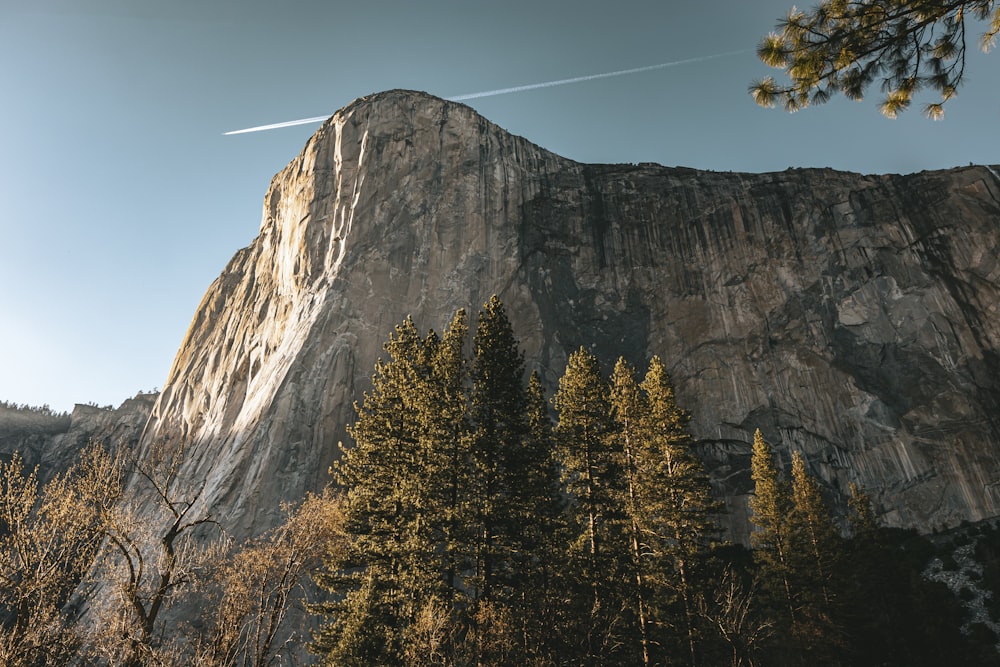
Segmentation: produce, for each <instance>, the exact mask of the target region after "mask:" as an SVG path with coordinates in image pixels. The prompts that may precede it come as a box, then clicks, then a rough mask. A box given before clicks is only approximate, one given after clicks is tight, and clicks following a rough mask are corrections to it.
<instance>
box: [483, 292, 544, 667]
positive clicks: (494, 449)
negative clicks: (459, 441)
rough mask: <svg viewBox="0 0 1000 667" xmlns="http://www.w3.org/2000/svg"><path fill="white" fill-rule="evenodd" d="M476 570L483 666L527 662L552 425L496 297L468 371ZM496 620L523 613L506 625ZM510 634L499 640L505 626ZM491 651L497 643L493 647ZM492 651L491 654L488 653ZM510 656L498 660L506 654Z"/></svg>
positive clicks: (540, 593) (540, 578)
mask: <svg viewBox="0 0 1000 667" xmlns="http://www.w3.org/2000/svg"><path fill="white" fill-rule="evenodd" d="M471 376H472V394H471V404H470V414H471V419H472V425H473V426H472V428H473V431H472V443H473V445H472V452H471V467H472V475H473V478H472V479H473V484H472V489H473V492H472V498H473V503H474V508H475V511H474V512H473V515H472V516H471V517H469V518H470V520H471V522H472V523H474V535H475V538H474V560H473V571H472V573H471V576H470V578H469V580H468V587H469V590H470V591H472V594H473V597H474V599H475V604H476V605H477V608H478V610H479V611H478V613H477V617H478V618H480V619H481V620H483V621H489V623H490V625H491V626H492V627H493V630H492V636H491V631H490V629H489V628H486V627H483V624H482V623H477V625H476V637H477V644H478V646H479V648H478V649H477V651H476V654H477V660H478V662H479V663H480V664H501V663H502V662H504V661H507V662H510V661H516V662H524V661H525V660H526V659H527V656H528V655H532V654H535V653H537V652H538V650H539V644H540V639H539V636H538V635H539V632H538V626H537V625H535V626H534V627H531V628H530V631H529V628H528V626H527V625H526V622H527V621H528V620H529V619H534V621H536V623H544V622H545V617H544V616H542V615H539V614H538V609H537V607H538V605H539V604H543V605H544V596H545V594H546V592H547V591H546V588H545V586H546V585H547V582H546V579H545V576H544V572H543V571H540V567H544V566H551V563H550V562H548V561H549V560H550V558H551V549H550V548H549V546H550V541H551V530H552V528H553V525H554V522H553V520H554V518H555V516H556V515H557V514H558V511H559V502H558V477H557V473H556V470H555V466H554V462H553V460H552V453H551V424H550V423H549V420H548V415H547V408H546V405H545V399H544V396H543V395H542V390H541V384H540V382H539V380H538V377H537V375H533V376H532V379H531V384H530V388H529V389H526V388H525V385H524V355H523V353H522V352H521V350H520V348H519V345H518V341H517V339H516V338H515V336H514V332H513V329H512V328H511V326H510V322H509V320H508V319H507V314H506V311H505V309H504V307H503V304H502V303H501V301H500V299H499V298H497V297H496V296H493V297H492V298H491V299H490V300H489V301H488V302H487V303H486V304H484V305H483V308H482V310H481V311H480V313H479V321H478V326H477V329H476V336H475V338H474V340H473V362H472V367H471ZM500 618H516V619H521V623H520V627H517V626H518V624H517V623H513V624H510V625H509V626H508V625H505V624H501V623H498V622H497V621H498V619H500ZM501 630H503V631H504V633H506V634H504V635H503V636H501V635H500V634H498V633H500V631H501ZM490 647H492V648H490ZM491 651H492V654H491ZM501 653H502V654H503V655H504V656H505V659H504V660H501V656H500V654H501Z"/></svg>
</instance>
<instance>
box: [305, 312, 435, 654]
mask: <svg viewBox="0 0 1000 667" xmlns="http://www.w3.org/2000/svg"><path fill="white" fill-rule="evenodd" d="M439 345H440V341H439V340H438V339H437V337H436V336H435V335H433V333H432V334H430V335H428V336H427V338H426V339H421V338H420V336H419V335H418V334H417V331H416V327H415V326H414V324H413V321H412V320H411V319H410V318H406V320H404V322H403V323H402V324H401V325H399V326H397V327H396V331H395V334H393V335H392V336H390V338H389V341H388V342H387V343H386V345H385V351H386V353H387V356H388V359H387V360H386V361H383V360H382V359H379V360H378V361H377V362H376V365H375V373H374V374H373V376H372V389H371V391H369V392H366V393H365V395H364V400H363V402H362V403H361V404H360V405H357V404H356V405H355V409H356V410H357V412H358V419H357V421H356V422H355V423H354V425H353V426H352V427H351V428H350V433H351V435H352V436H353V437H354V440H355V446H354V447H352V448H349V449H344V451H343V453H342V457H341V459H340V461H338V462H337V464H336V465H335V466H334V472H335V475H336V480H337V482H338V484H340V485H341V486H342V487H344V488H345V489H346V493H345V503H344V521H345V530H346V531H347V532H348V533H349V534H350V535H351V536H352V537H353V542H352V544H351V545H350V548H349V549H348V553H347V555H346V556H345V557H344V558H343V559H339V560H336V561H328V562H326V563H325V569H324V571H323V572H321V573H320V574H319V575H317V577H316V579H317V583H318V584H319V585H320V586H321V587H323V588H325V589H326V590H328V591H330V592H331V593H333V594H334V595H335V596H336V597H335V598H334V601H332V602H329V603H325V604H319V605H315V606H314V608H313V609H314V611H315V612H316V613H319V614H320V615H322V616H325V617H326V618H327V622H326V623H325V624H324V625H323V626H322V627H321V628H320V630H319V631H318V632H317V633H316V635H315V642H314V644H313V647H312V650H314V651H315V652H317V653H320V654H322V655H324V656H325V660H326V662H327V664H338V665H340V664H343V665H366V664H372V665H381V664H398V663H399V662H400V660H401V656H402V636H403V632H404V630H405V628H406V627H407V625H408V624H409V623H410V621H411V620H412V618H413V617H414V616H415V615H416V613H417V612H418V610H419V609H420V608H421V605H422V601H423V600H424V599H427V598H429V597H430V596H433V595H435V594H437V595H445V594H447V591H446V590H445V572H447V569H448V555H449V552H448V551H447V550H446V549H444V548H441V547H442V544H441V542H442V541H443V540H442V535H441V533H440V530H439V529H440V526H435V525H432V524H433V521H437V520H439V519H438V518H437V517H438V515H437V514H436V512H431V511H429V510H430V507H429V506H430V505H431V504H432V502H431V500H432V499H431V498H428V497H427V494H428V491H429V488H430V487H429V484H433V483H434V482H432V481H431V480H429V478H428V467H429V466H430V465H432V464H431V462H429V461H428V453H429V451H430V450H429V448H428V447H427V445H428V430H429V429H430V427H429V425H428V423H427V420H428V417H429V415H430V414H432V413H433V409H432V408H431V407H430V406H429V405H428V402H429V401H430V400H431V398H432V397H431V396H430V395H429V392H428V385H429V384H430V383H431V378H432V375H433V373H432V368H431V363H432V361H433V360H434V358H435V356H436V355H437V353H438V347H439ZM438 476H440V475H439V474H438V475H436V476H435V477H438ZM434 481H435V482H436V479H435V480H434ZM435 509H437V508H435ZM432 514H433V516H434V519H432V517H431V515H432Z"/></svg>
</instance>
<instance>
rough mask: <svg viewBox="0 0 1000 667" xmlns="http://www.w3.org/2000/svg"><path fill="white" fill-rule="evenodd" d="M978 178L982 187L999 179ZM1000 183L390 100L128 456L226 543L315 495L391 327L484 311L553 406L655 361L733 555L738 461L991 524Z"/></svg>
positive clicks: (999, 425)
mask: <svg viewBox="0 0 1000 667" xmlns="http://www.w3.org/2000/svg"><path fill="white" fill-rule="evenodd" d="M997 169H1000V168H997ZM998 247H1000V177H998V176H997V173H996V171H994V170H993V169H990V168H988V167H970V168H967V169H956V170H950V171H942V172H933V173H921V174H915V175H910V176H862V175H857V174H850V173H840V172H835V171H830V170H791V171H786V172H783V173H774V174H735V173H712V172H702V171H694V170H690V169H679V168H665V167H661V166H656V165H645V164H644V165H639V166H636V165H612V166H608V165H585V164H579V163H576V162H572V161H570V160H566V159H564V158H561V157H559V156H556V155H554V154H552V153H549V152H546V151H545V150H543V149H541V148H539V147H538V146H535V145H533V144H531V143H530V142H528V141H526V140H524V139H521V138H519V137H514V136H512V135H510V134H508V133H506V132H505V131H503V130H502V129H500V128H498V127H497V126H495V125H493V124H491V123H489V122H488V121H487V120H485V119H483V118H482V117H480V116H479V115H477V114H476V113H475V112H474V111H473V110H471V109H470V108H468V107H466V106H463V105H461V104H456V103H450V102H446V101H443V100H440V99H436V98H433V97H430V96H427V95H424V94H421V93H413V92H407V91H391V92H387V93H382V94H378V95H374V96H371V97H369V98H363V99H361V100H358V101H356V102H354V103H353V104H351V105H350V106H348V107H346V108H345V109H343V110H341V111H340V112H338V113H337V114H336V115H335V116H334V117H332V118H331V119H330V120H329V121H328V122H327V123H326V124H324V125H323V127H322V128H321V129H320V130H319V131H318V132H317V133H316V134H315V135H314V136H313V137H312V139H310V141H309V142H308V143H307V144H306V146H305V148H304V149H303V151H302V153H301V154H300V155H299V156H298V157H296V158H295V159H294V160H293V161H292V162H291V163H290V164H289V165H288V166H287V167H286V168H285V169H284V170H282V171H281V172H280V173H279V174H277V175H276V176H275V177H274V179H273V181H272V183H271V186H270V189H269V191H268V193H267V195H266V197H265V200H264V210H263V220H262V223H261V228H260V235H259V236H258V238H257V239H256V240H255V241H254V242H253V243H252V244H251V245H250V246H249V247H247V248H245V249H243V250H241V251H239V252H238V253H237V254H236V256H235V257H234V258H233V260H232V261H231V262H230V264H229V265H228V266H227V267H226V269H225V271H224V272H223V273H222V275H221V276H220V277H219V278H218V280H216V282H215V283H214V284H213V285H212V286H211V287H210V288H209V290H208V293H207V294H206V295H205V297H204V299H203V301H202V303H201V305H200V306H199V308H198V312H197V314H196V315H195V318H194V321H193V322H192V324H191V327H190V329H189V331H188V334H187V336H186V338H185V340H184V343H183V345H182V346H181V349H180V351H179V353H178V355H177V358H176V360H175V362H174V365H173V367H172V369H171V372H170V375H169V378H168V380H167V382H166V384H165V387H164V389H163V391H162V393H161V395H160V398H159V400H158V402H157V404H156V407H155V410H154V412H153V415H152V417H151V419H150V423H149V426H148V428H147V432H146V435H145V436H144V441H145V442H147V443H150V442H153V441H155V440H165V439H173V440H183V441H185V442H186V443H187V449H186V451H187V460H186V464H185V466H186V467H185V473H184V474H185V475H187V476H189V478H190V479H192V480H207V483H206V484H207V485H206V487H205V495H204V498H205V502H206V503H207V505H208V509H209V510H210V511H211V512H212V513H213V514H214V515H216V516H217V517H218V518H219V519H220V520H221V521H222V522H223V524H224V525H225V526H226V527H227V529H228V530H229V531H230V532H231V534H233V535H234V536H236V537H241V536H246V535H249V534H253V533H257V532H260V531H261V530H263V529H265V528H266V527H268V526H270V525H272V524H273V523H275V522H276V521H277V520H279V518H280V510H279V503H280V501H282V500H285V499H296V498H298V497H300V496H301V495H302V494H303V493H304V492H305V491H307V490H310V489H315V488H317V487H319V486H321V485H322V484H324V483H325V482H326V481H328V479H329V477H328V467H329V465H330V463H331V462H332V461H333V460H334V459H335V457H336V456H337V451H338V450H337V443H338V441H341V440H344V441H347V435H346V431H345V425H346V424H347V423H349V422H350V421H351V420H352V419H353V415H354V412H353V407H352V401H354V400H358V399H360V398H361V392H362V391H363V390H364V389H365V387H366V386H367V385H368V379H367V378H368V377H369V376H370V374H371V371H372V368H373V364H374V361H375V359H376V358H377V356H378V355H379V353H380V351H381V345H382V343H383V341H384V340H385V339H386V337H387V336H388V333H389V332H390V331H391V329H392V327H393V326H394V325H395V324H397V323H399V322H400V321H401V320H402V319H403V317H404V316H406V315H407V314H411V315H412V316H413V318H414V320H415V322H416V323H417V326H418V327H419V328H421V329H426V328H431V327H433V328H435V329H440V328H441V327H443V326H444V325H445V323H446V322H447V321H448V320H449V319H450V316H451V315H452V314H453V312H454V311H455V309H457V308H460V307H464V308H467V309H470V310H471V312H472V313H474V312H475V310H476V309H477V308H478V307H479V306H480V305H481V304H482V303H483V302H484V301H485V300H486V299H487V298H488V297H489V296H490V295H491V294H493V293H497V294H498V295H499V296H500V297H501V298H502V299H503V300H504V302H505V303H506V305H507V308H508V312H509V313H510V315H511V319H512V321H513V324H514V327H515V331H516V333H517V334H518V336H519V337H520V340H521V343H522V345H523V346H524V348H525V349H526V352H527V358H528V361H529V366H531V367H535V368H537V369H538V370H539V371H540V372H541V373H542V376H543V378H544V380H545V381H546V382H547V384H548V386H549V387H550V388H553V387H554V386H555V384H556V382H557V380H558V378H559V376H560V375H561V374H562V371H563V368H564V365H565V362H566V359H567V356H568V353H569V352H571V351H572V350H574V349H576V348H577V347H579V346H581V345H583V346H586V347H588V348H591V349H593V350H594V351H595V352H597V353H598V354H600V355H601V356H602V357H603V358H604V359H605V360H606V361H607V362H608V363H609V364H610V363H613V361H614V359H615V358H616V357H617V356H618V355H624V356H625V357H626V358H628V359H630V360H631V361H633V362H634V363H636V364H638V365H640V366H644V364H645V363H646V361H647V359H648V357H649V356H650V355H652V354H659V355H661V357H662V358H663V359H664V360H665V363H666V364H667V366H668V368H669V369H670V371H671V374H672V378H673V380H674V383H675V385H676V388H677V394H678V397H679V399H680V401H681V403H682V404H683V405H684V406H685V407H686V408H688V409H689V410H690V411H691V412H692V413H693V415H694V420H693V422H692V430H693V433H694V435H695V437H696V439H697V441H698V446H699V450H700V452H701V453H702V455H703V457H704V459H705V460H706V462H707V463H708V464H709V467H710V468H711V470H712V477H713V484H714V485H715V486H716V489H717V491H718V492H719V493H720V494H721V495H724V496H725V497H726V498H727V505H728V506H729V509H730V515H729V523H730V526H729V529H730V533H731V536H733V537H735V538H737V539H743V538H745V536H746V533H747V523H746V502H745V497H746V495H747V494H748V493H749V492H750V490H751V483H750V479H749V473H748V462H749V452H750V442H751V441H752V434H753V431H754V429H756V428H758V427H759V428H761V429H762V431H763V432H764V435H765V437H767V438H768V439H769V440H770V441H771V442H772V443H774V444H775V445H776V449H777V451H778V452H779V455H780V456H781V457H782V460H783V461H784V462H785V463H787V462H788V460H789V458H790V457H789V455H788V453H789V451H790V450H794V449H798V450H802V451H803V453H804V454H805V456H806V458H807V460H808V462H809V465H810V466H811V468H812V470H813V472H815V473H817V474H818V475H820V476H821V477H822V478H823V479H824V480H825V481H826V483H827V486H828V489H829V490H830V491H831V495H832V497H837V496H838V494H842V493H843V492H844V490H845V489H846V487H847V484H848V482H849V481H855V482H857V483H859V484H860V485H862V486H863V487H865V488H867V489H868V490H869V491H870V492H871V493H872V495H873V497H874V499H875V501H876V504H877V506H878V509H879V510H880V511H881V512H882V514H883V516H884V518H885V520H886V521H887V522H888V523H889V524H890V525H895V526H915V527H917V528H919V529H921V530H925V531H926V530H930V529H932V528H934V527H937V526H939V525H952V524H955V523H957V522H959V521H960V520H963V519H970V520H976V519H980V518H984V517H989V516H996V515H998V514H1000V457H998V456H997V452H998V447H1000V386H998V379H997V378H998V370H1000V357H998V352H1000V312H998V309H1000V261H998V259H997V253H996V251H997V248H998Z"/></svg>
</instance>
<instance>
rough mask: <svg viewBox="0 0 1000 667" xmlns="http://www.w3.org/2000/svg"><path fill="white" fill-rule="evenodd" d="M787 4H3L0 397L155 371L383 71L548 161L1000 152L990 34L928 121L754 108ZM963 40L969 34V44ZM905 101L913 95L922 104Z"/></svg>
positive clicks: (78, 399)
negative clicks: (267, 202)
mask: <svg viewBox="0 0 1000 667" xmlns="http://www.w3.org/2000/svg"><path fill="white" fill-rule="evenodd" d="M792 4H793V3H792V0H755V1H754V2H746V0H716V1H715V2H704V1H703V0H673V1H671V2H663V0H648V1H643V2H634V1H629V0H619V1H618V2H614V3H611V2H607V0H601V1H600V2H591V1H590V0H572V1H569V0H547V1H546V0H531V1H521V0H504V1H503V2H499V1H494V2H485V1H479V0H461V1H459V0H452V1H437V0H405V1H404V0H399V1H388V0H386V1H383V0H366V1H364V2H350V3H346V2H340V1H339V0H308V1H307V0H284V1H283V2H280V3H279V2H273V0H268V1H267V2H263V1H259V0H171V2H162V1H160V0H157V1H152V0H36V1H35V2H28V0H0V63H3V65H2V66H0V284H2V285H4V287H3V289H0V317H2V319H0V400H7V401H13V402H16V403H27V404H30V405H43V404H47V405H50V406H52V407H53V408H54V409H57V410H71V409H72V407H73V404H74V403H87V402H93V403H97V404H99V405H118V404H120V403H121V402H122V401H123V400H124V399H126V398H128V397H129V396H132V395H134V394H135V393H136V392H138V391H145V390H150V389H153V388H157V387H160V386H162V384H163V383H164V381H165V380H166V377H167V373H168V371H169V368H170V364H171V362H172V361H173V358H174V355H175V354H176V353H177V350H178V347H179V346H180V344H181V341H182V339H183V337H184V333H185V332H186V330H187V327H188V325H189V323H190V322H191V319H192V317H193V316H194V314H195V310H196V308H197V305H198V303H199V301H200V300H201V297H202V295H203V294H204V293H205V291H206V289H207V288H208V286H209V284H210V283H211V282H212V281H213V280H214V279H215V278H216V277H217V276H218V275H219V274H220V272H221V271H222V270H223V268H224V267H225V265H226V263H227V262H228V261H229V259H230V258H231V257H232V255H233V254H234V253H235V252H236V251H237V250H238V249H239V248H241V247H243V246H246V245H247V244H249V243H250V242H251V241H252V240H253V238H254V237H255V236H256V235H257V232H258V228H259V225H260V219H261V206H262V200H263V197H264V193H265V191H266V189H267V186H268V183H269V181H270V178H271V176H273V175H274V174H275V173H276V172H278V171H279V170H280V169H281V168H282V167H283V166H284V165H285V164H287V163H288V162H289V161H290V160H291V159H292V158H294V157H295V155H297V154H298V152H299V151H300V150H301V149H302V147H303V146H304V144H305V142H306V140H307V139H308V138H309V136H310V135H311V134H312V132H314V131H315V130H316V129H317V127H318V125H319V124H318V123H315V124H312V125H303V126H298V127H290V128H284V129H277V130H271V131H267V132H258V133H252V134H243V135H235V136H225V135H224V134H223V133H224V132H226V131H230V130H236V129H241V128H246V127H251V126H256V125H263V124H268V123H276V122H281V121H287V120H294V119H299V118H307V117H312V116H320V115H324V114H328V115H332V114H333V113H334V112H336V111H337V109H339V108H341V107H343V106H345V105H347V104H348V103H350V102H351V101H352V100H354V99H356V98H358V97H360V96H363V95H367V94H369V93H373V92H378V91H381V90H387V89H391V88H407V89H415V90H423V91H427V92H429V93H431V94H434V95H438V96H441V97H456V96H462V95H470V94H473V93H477V92H483V91H492V90H497V89H503V88H510V87H516V86H523V85H529V84H534V83H540V82H546V81H555V80H562V79H571V78H577V77H585V76H589V75H592V74H601V73H606V72H614V71H619V70H628V69H636V68H643V67H646V66H649V65H655V64H661V63H667V62H673V61H677V60H688V59H693V58H699V57H702V56H711V55H717V54H721V53H728V52H732V51H743V52H742V53H739V54H735V55H729V56H724V57H718V58H712V59H707V60H700V61H698V62H692V63H688V64H684V65H678V66H676V67H669V68H660V69H652V70H646V71H642V72H637V73H633V74H628V75H622V76H616V77H606V78H600V79H592V80H589V81H582V82H578V83H573V84H567V85H562V86H556V87H545V88H536V89H532V90H525V91H522V92H517V93H511V94H506V95H495V96H489V97H479V98H474V99H469V100H468V101H467V102H466V103H467V104H469V105H470V106H472V107H473V108H475V109H476V110H477V111H479V112H480V113H481V114H483V115H484V116H486V117H487V118H488V119H490V120H492V121H493V122H495V123H497V124H499V125H500V126H501V127H504V128H506V129H507V130H509V131H511V132H513V133H515V134H518V135H521V136H524V137H526V138H528V139H529V140H531V141H533V142H535V143H537V144H539V145H541V146H542V147H544V148H547V149H549V150H551V151H554V152H556V153H558V154H560V155H563V156H565V157H568V158H571V159H574V160H578V161H582V162H597V163H616V162H619V163H620V162H656V163H660V164H663V165H667V166H686V167H695V168H699V169H709V170H720V171H748V172H767V171H781V170H784V169H787V168H789V167H833V168H835V169H843V170H849V171H855V172H862V173H910V172H916V171H921V170H926V169H940V168H948V167H953V166H962V165H967V164H969V163H976V164H996V163H1000V151H998V148H1000V132H998V128H1000V53H993V54H989V55H982V54H980V53H978V52H971V53H970V56H969V61H968V65H967V70H966V72H967V73H966V82H965V84H964V86H963V87H962V88H961V89H960V91H959V95H958V97H957V98H956V99H954V100H953V101H951V102H949V103H948V105H947V107H946V116H945V120H943V121H940V122H932V121H929V120H927V119H925V118H923V116H921V115H920V112H919V109H916V108H915V109H913V110H911V111H909V112H907V113H906V114H904V115H903V116H902V117H901V118H900V119H897V120H894V121H891V120H888V119H885V118H883V117H882V116H880V115H879V113H878V111H877V109H876V104H877V98H878V94H877V91H875V92H872V93H870V95H869V97H868V98H867V99H865V100H864V101H863V102H850V101H846V100H843V99H834V100H833V101H831V102H829V103H827V104H826V105H823V106H819V107H815V108H810V109H806V110H804V111H801V112H799V113H796V114H792V115H789V114H786V113H784V112H782V111H780V110H767V109H761V108H759V107H757V106H756V105H755V104H754V103H753V101H752V100H751V98H750V97H749V95H748V94H747V86H748V85H749V83H750V82H751V80H753V79H755V78H759V77H762V76H766V75H768V74H776V75H779V76H780V73H779V72H775V71H774V70H771V69H769V68H768V67H766V66H765V65H763V64H762V63H761V62H760V61H759V60H757V58H756V57H755V56H754V54H753V49H754V47H755V45H756V44H757V42H758V41H759V39H760V38H761V37H762V36H764V35H765V34H767V32H769V31H770V30H771V29H773V27H774V25H775V23H776V21H777V19H778V18H779V17H780V16H782V15H784V14H785V13H786V12H787V10H788V9H789V8H790V7H791V5H792ZM970 51H974V49H970ZM924 101H933V100H931V99H926V100H924Z"/></svg>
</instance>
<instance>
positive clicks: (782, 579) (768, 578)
mask: <svg viewBox="0 0 1000 667" xmlns="http://www.w3.org/2000/svg"><path fill="white" fill-rule="evenodd" d="M750 476H751V478H752V479H753V482H754V494H753V496H752V497H751V498H750V511H751V515H750V522H751V523H753V524H754V525H755V526H756V527H757V530H756V531H754V532H753V533H752V534H751V535H750V543H751V545H752V546H754V547H755V549H756V551H755V552H754V557H755V558H756V559H757V560H758V561H759V562H760V566H761V570H762V575H763V578H764V584H765V586H768V587H769V588H770V589H771V593H772V594H776V595H778V596H779V597H781V598H783V605H784V607H785V609H786V610H787V611H788V618H789V621H790V622H791V623H794V622H795V600H794V597H793V590H792V579H791V575H792V570H791V563H790V560H789V553H788V550H789V536H788V532H789V529H788V516H789V514H790V513H791V510H792V498H791V489H790V488H789V486H788V483H787V482H785V481H783V480H781V478H780V477H779V476H778V470H777V468H776V467H775V465H774V455H773V454H772V452H771V446H770V445H769V444H768V443H767V442H766V441H765V440H764V436H763V435H761V432H760V429H757V430H756V431H755V432H754V434H753V454H752V456H751V459H750ZM775 588H780V593H779V592H778V591H777V590H774V589H775Z"/></svg>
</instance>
